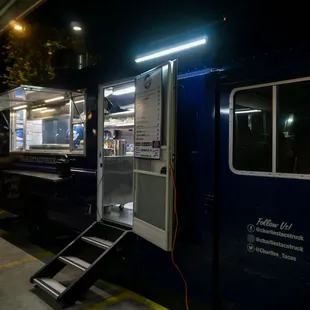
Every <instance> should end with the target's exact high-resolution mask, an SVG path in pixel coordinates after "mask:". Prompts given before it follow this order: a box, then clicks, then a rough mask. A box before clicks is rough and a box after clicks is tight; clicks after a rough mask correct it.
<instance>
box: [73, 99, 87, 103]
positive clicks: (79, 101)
mask: <svg viewBox="0 0 310 310" xmlns="http://www.w3.org/2000/svg"><path fill="white" fill-rule="evenodd" d="M84 101H85V100H84V99H83V100H78V101H74V103H81V102H84Z"/></svg>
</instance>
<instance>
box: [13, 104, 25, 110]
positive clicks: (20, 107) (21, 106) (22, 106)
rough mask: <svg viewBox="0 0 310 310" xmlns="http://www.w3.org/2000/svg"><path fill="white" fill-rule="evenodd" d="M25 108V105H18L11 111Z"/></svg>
mask: <svg viewBox="0 0 310 310" xmlns="http://www.w3.org/2000/svg"><path fill="white" fill-rule="evenodd" d="M25 108H27V105H26V104H25V105H20V106H19V107H14V108H13V110H21V109H25Z"/></svg>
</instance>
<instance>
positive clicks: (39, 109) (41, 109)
mask: <svg viewBox="0 0 310 310" xmlns="http://www.w3.org/2000/svg"><path fill="white" fill-rule="evenodd" d="M46 109H47V108H36V109H32V111H43V110H46Z"/></svg>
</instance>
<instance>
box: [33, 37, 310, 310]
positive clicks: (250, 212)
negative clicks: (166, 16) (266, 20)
mask: <svg viewBox="0 0 310 310" xmlns="http://www.w3.org/2000/svg"><path fill="white" fill-rule="evenodd" d="M198 46H199V47H198ZM207 46H208V42H207V39H206V38H200V39H198V40H195V41H189V42H185V43H184V44H182V45H176V46H173V47H172V48H171V49H168V50H159V51H156V52H154V53H152V54H147V55H143V56H142V57H140V58H137V59H136V63H138V64H140V63H141V64H144V63H145V64H146V65H145V66H143V67H141V70H140V74H139V75H137V76H134V77H132V78H128V79H126V78H124V79H122V80H119V81H116V82H113V81H112V82H109V81H107V83H104V84H100V83H98V84H100V85H99V87H98V104H97V121H98V123H97V127H96V129H95V131H96V138H97V154H96V165H97V166H96V170H97V173H96V179H97V181H96V192H97V198H96V218H97V220H96V221H95V222H94V223H93V224H92V225H90V226H89V227H88V228H87V229H86V230H84V231H83V232H82V233H81V234H79V235H78V236H77V237H76V239H75V240H74V241H73V242H71V243H70V244H69V245H68V246H67V247H65V248H64V249H63V250H62V251H61V252H60V253H58V254H57V255H56V256H55V258H54V259H53V260H52V261H51V262H49V263H48V264H47V265H46V266H44V267H42V269H40V270H39V271H38V272H37V273H36V274H34V275H33V276H32V277H31V282H32V283H34V284H35V285H36V286H38V287H39V288H41V289H42V290H44V291H45V292H47V293H48V294H50V295H51V296H52V297H53V298H55V299H56V300H57V301H59V302H60V303H63V304H65V305H68V304H72V303H74V302H75V301H76V300H77V299H78V298H79V297H80V296H81V295H83V294H84V293H85V292H86V291H87V290H88V289H89V287H90V286H91V285H92V284H94V283H95V281H96V280H97V279H99V278H101V277H102V278H105V279H108V280H111V281H113V282H114V283H119V284H122V285H124V286H126V287H128V288H129V289H131V290H135V291H137V292H140V293H142V294H143V295H144V296H146V297H149V298H152V299H154V300H156V301H158V302H159V303H161V304H163V305H164V306H166V307H168V308H169V309H176V310H179V309H209V308H211V309H253V310H259V309H270V310H271V309H273V310H274V309H308V308H309V306H310V300H309V280H310V275H309V271H310V270H309V255H308V254H307V253H308V252H307V241H308V236H309V234H310V232H309V228H308V223H307V222H308V218H307V198H306V197H307V193H308V192H309V189H308V185H309V179H310V175H309V171H310V170H309V169H310V164H309V163H310V161H309V160H308V156H307V154H308V138H307V134H308V131H307V128H308V127H309V126H310V125H309V124H310V117H309V116H310V109H309V104H308V100H310V91H309V90H310V70H309V68H308V66H307V64H308V62H309V59H308V58H307V57H306V59H305V58H302V59H301V58H300V54H299V52H298V51H296V53H295V52H294V53H291V54H290V55H287V54H285V53H284V54H281V53H277V57H276V58H274V55H273V54H272V53H271V55H270V57H269V56H268V57H265V55H264V57H262V59H257V60H256V61H253V60H251V61H250V62H246V61H244V62H243V63H242V64H238V63H236V64H234V65H233V66H228V67H222V66H221V67H218V68H217V67H213V66H209V65H207V66H206V67H204V66H202V67H201V68H200V67H198V66H197V67H196V66H192V64H193V63H195V59H194V58H195V57H190V58H191V61H192V62H191V63H190V64H189V62H187V61H186V59H187V58H186V57H187V56H188V54H186V52H185V50H187V49H189V48H190V47H197V49H204V48H207ZM177 52H180V53H179V54H178V56H176V57H178V60H171V59H173V57H174V54H176V53H177ZM193 53H195V52H193ZM202 59H204V58H203V57H202ZM270 59H273V62H272V67H271V65H270V62H269V61H270ZM198 60H200V59H197V61H198ZM150 63H151V65H150ZM205 63H208V61H207V60H205ZM150 68H153V69H150ZM143 71H145V72H144V73H142V74H141V72H143ZM308 114H309V115H308ZM86 130H89V129H88V128H87V129H86ZM91 130H92V129H91ZM73 145H74V144H72V146H73ZM86 158H87V155H86ZM308 166H309V167H308ZM96 251H97V252H96ZM91 252H92V253H91ZM66 265H71V266H74V267H75V268H78V269H80V270H81V271H82V274H81V276H80V277H78V278H77V279H76V280H75V282H73V283H71V284H70V285H65V284H64V283H60V282H58V281H56V280H55V279H54V276H55V275H56V274H57V273H58V272H60V271H61V270H62V269H63V268H64V267H65V266H66Z"/></svg>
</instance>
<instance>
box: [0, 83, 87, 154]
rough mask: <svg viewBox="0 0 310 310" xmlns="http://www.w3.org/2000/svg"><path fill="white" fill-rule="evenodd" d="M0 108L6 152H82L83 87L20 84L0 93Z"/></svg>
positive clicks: (83, 150)
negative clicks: (7, 133)
mask: <svg viewBox="0 0 310 310" xmlns="http://www.w3.org/2000/svg"><path fill="white" fill-rule="evenodd" d="M0 110H1V111H2V112H1V113H2V116H3V119H5V120H6V122H7V126H8V127H9V131H10V152H15V153H21V152H29V153H37V154H41V153H44V154H46V153H53V154H58V153H59V154H71V153H72V154H76V155H84V154H85V120H86V119H85V98H84V91H81V92H68V91H64V90H56V89H51V88H44V87H36V86H25V85H22V86H20V87H18V88H15V89H13V90H10V91H8V92H7V93H4V94H2V95H1V96H0ZM8 110H9V111H10V116H9V119H7V117H6V116H5V114H4V111H8Z"/></svg>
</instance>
